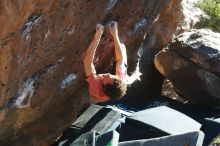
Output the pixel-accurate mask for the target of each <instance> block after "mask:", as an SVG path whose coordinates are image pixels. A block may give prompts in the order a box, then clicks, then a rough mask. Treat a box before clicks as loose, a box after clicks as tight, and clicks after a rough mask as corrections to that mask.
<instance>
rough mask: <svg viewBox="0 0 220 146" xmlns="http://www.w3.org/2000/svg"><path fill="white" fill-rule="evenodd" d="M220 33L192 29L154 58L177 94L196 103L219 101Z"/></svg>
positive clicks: (178, 37)
mask: <svg viewBox="0 0 220 146" xmlns="http://www.w3.org/2000/svg"><path fill="white" fill-rule="evenodd" d="M219 42H220V35H219V33H214V32H212V31H210V30H204V29H201V30H192V31H190V32H185V33H183V34H181V35H179V36H177V38H175V39H174V40H173V42H172V43H171V44H170V45H169V47H168V49H165V50H163V51H161V52H159V53H158V54H157V55H156V57H155V65H156V68H157V69H158V70H159V71H160V73H161V74H163V75H164V76H166V77H167V78H168V79H169V80H170V81H171V82H172V83H173V84H174V86H175V88H176V90H177V92H178V93H180V94H181V95H183V96H184V97H186V98H187V99H189V100H191V101H194V102H196V103H197V104H206V105H207V104H208V105H219V104H220V91H219V89H220V48H219V46H220V43H219Z"/></svg>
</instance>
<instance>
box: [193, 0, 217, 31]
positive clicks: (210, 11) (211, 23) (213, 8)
mask: <svg viewBox="0 0 220 146" xmlns="http://www.w3.org/2000/svg"><path fill="white" fill-rule="evenodd" d="M196 6H197V7H199V8H200V9H202V10H203V11H204V12H205V13H206V14H207V15H209V16H210V19H208V18H201V25H202V27H206V28H210V29H212V30H213V31H217V32H220V26H219V24H220V0H199V1H198V2H197V4H196Z"/></svg>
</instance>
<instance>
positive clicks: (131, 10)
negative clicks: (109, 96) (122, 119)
mask: <svg viewBox="0 0 220 146" xmlns="http://www.w3.org/2000/svg"><path fill="white" fill-rule="evenodd" d="M180 2H181V0H178V1H176V0H151V1H149V0H139V1H136V0H126V1H119V0H109V1H105V0H101V1H96V0H65V1H63V0H37V1H36V0H23V1H14V0H8V1H0V12H1V13H0V145H7V146H17V145H18V146H23V145H33V146H41V145H42V146H43V145H49V144H51V143H53V142H54V140H55V139H56V138H57V137H58V136H59V135H60V134H61V133H62V132H63V130H64V129H65V128H67V126H68V125H70V123H71V122H72V121H73V120H74V119H76V116H77V115H78V114H79V113H80V112H81V111H82V110H83V109H84V108H85V107H86V106H87V105H88V104H89V97H88V96H87V93H86V91H87V86H86V82H85V79H84V71H83V66H82V59H81V56H82V54H83V52H84V51H85V50H86V48H87V47H88V45H89V43H90V41H91V39H92V37H93V34H94V32H95V26H96V24H97V23H98V22H100V23H103V24H106V23H107V22H109V21H111V20H115V21H118V22H119V30H120V32H119V33H120V37H121V40H122V41H123V42H124V43H125V45H126V46H127V53H128V59H129V61H128V63H129V64H128V65H129V72H132V71H133V70H134V69H135V66H136V63H137V51H138V49H139V48H140V46H141V44H142V42H143V40H144V36H145V34H146V33H148V32H150V30H151V33H149V35H148V36H149V37H150V36H152V35H155V33H156V32H154V30H155V29H159V28H160V30H157V34H161V35H157V36H160V37H159V38H160V39H162V38H163V37H164V35H163V34H164V30H165V29H163V25H164V24H166V25H165V26H166V28H171V29H170V30H171V31H170V32H171V33H169V35H168V37H166V38H165V39H166V40H168V41H169V40H171V38H170V37H172V33H173V32H174V31H175V30H176V24H178V21H175V22H173V23H175V25H173V23H172V21H174V20H176V19H175V17H170V16H171V15H172V14H176V13H175V12H177V11H179V10H180ZM158 18H159V19H158ZM167 18H172V19H169V20H170V21H169V22H168V20H167ZM160 20H163V21H161V22H160ZM167 22H168V23H167ZM156 23H157V25H158V26H159V25H161V26H160V27H158V28H156V26H155V25H156ZM158 32H159V33H158ZM104 35H105V36H104V37H103V39H102V40H101V44H100V46H99V48H98V53H97V56H96V57H97V59H96V60H98V61H97V62H96V67H97V70H98V71H99V72H104V71H106V70H108V69H109V68H110V66H109V64H110V63H109V62H110V61H111V56H112V55H113V53H112V52H113V46H112V41H111V37H109V35H108V34H107V33H106V32H105V34H104ZM160 39H159V40H160ZM163 39H164V38H163ZM159 40H157V41H159ZM168 41H163V42H165V43H162V45H160V47H159V49H161V48H163V45H167V44H166V43H168ZM154 44H157V43H155V41H154ZM151 48H154V47H151ZM104 60H105V61H104ZM150 60H151V61H150V62H151V63H152V60H153V59H152V58H150Z"/></svg>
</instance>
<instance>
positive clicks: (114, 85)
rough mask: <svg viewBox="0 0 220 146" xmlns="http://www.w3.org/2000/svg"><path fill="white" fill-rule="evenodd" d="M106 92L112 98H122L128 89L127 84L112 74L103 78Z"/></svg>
mask: <svg viewBox="0 0 220 146" xmlns="http://www.w3.org/2000/svg"><path fill="white" fill-rule="evenodd" d="M103 88H104V93H105V94H106V95H107V96H108V97H109V98H110V99H111V100H118V99H121V98H122V97H123V96H124V95H125V94H126V90H127V86H126V84H125V83H124V82H123V81H122V80H121V79H119V78H118V77H117V76H115V75H110V74H109V76H108V77H107V78H104V79H103Z"/></svg>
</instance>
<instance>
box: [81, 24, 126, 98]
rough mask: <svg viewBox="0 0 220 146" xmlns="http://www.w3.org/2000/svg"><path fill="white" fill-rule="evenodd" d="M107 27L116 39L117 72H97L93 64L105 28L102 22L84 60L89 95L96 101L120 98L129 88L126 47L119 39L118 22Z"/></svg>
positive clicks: (98, 25) (97, 27)
mask: <svg viewBox="0 0 220 146" xmlns="http://www.w3.org/2000/svg"><path fill="white" fill-rule="evenodd" d="M107 29H108V30H109V32H110V34H111V35H112V37H113V39H114V46H115V61H116V71H115V72H116V74H115V75H112V74H109V73H106V74H97V73H96V70H95V67H94V64H93V60H94V57H95V52H96V49H97V47H98V44H99V42H100V39H101V36H102V33H103V30H104V26H103V25H101V24H97V26H96V33H95V36H94V38H93V41H92V43H91V44H90V46H89V47H88V48H87V51H86V53H85V57H84V60H83V63H84V69H85V73H86V76H87V82H88V84H89V95H90V96H91V98H92V101H94V102H104V101H108V100H118V99H120V98H122V97H123V96H124V95H125V93H126V90H127V85H126V78H127V55H126V48H125V45H124V44H122V43H121V42H120V40H119V36H118V24H117V22H111V23H109V24H108V25H107Z"/></svg>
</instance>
